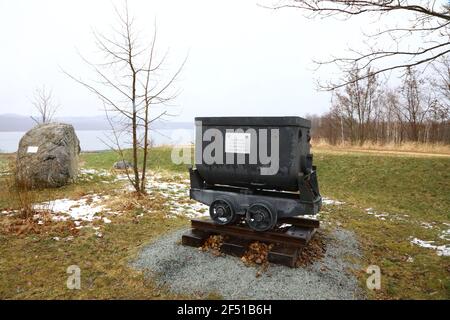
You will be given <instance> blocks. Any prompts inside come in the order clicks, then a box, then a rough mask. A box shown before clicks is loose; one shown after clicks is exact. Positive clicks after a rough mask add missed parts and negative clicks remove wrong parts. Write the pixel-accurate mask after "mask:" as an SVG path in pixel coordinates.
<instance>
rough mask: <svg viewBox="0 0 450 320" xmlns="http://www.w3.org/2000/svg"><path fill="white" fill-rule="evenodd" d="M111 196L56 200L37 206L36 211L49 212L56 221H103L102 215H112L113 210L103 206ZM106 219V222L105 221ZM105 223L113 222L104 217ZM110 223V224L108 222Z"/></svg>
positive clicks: (88, 196) (94, 195) (34, 207)
mask: <svg viewBox="0 0 450 320" xmlns="http://www.w3.org/2000/svg"><path fill="white" fill-rule="evenodd" d="M108 198H109V196H107V195H98V194H92V195H87V196H84V197H81V198H80V199H78V200H72V199H56V200H52V201H47V202H42V203H39V204H35V205H34V206H33V209H34V210H36V211H48V212H50V213H52V215H53V217H52V219H53V220H55V221H66V220H68V219H72V220H76V221H87V222H92V221H94V220H100V219H102V217H101V213H112V212H111V209H109V208H107V207H106V206H105V205H103V204H102V202H103V201H105V200H107V199H108ZM105 219H106V220H105ZM103 221H104V222H105V223H109V222H111V221H110V220H109V219H107V218H105V217H103ZM107 221H109V222H107Z"/></svg>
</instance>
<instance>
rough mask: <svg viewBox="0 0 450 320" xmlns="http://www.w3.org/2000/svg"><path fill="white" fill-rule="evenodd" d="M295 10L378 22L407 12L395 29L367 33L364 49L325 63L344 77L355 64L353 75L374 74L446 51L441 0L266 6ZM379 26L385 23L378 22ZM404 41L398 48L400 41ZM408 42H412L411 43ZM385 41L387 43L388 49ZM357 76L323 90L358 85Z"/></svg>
mask: <svg viewBox="0 0 450 320" xmlns="http://www.w3.org/2000/svg"><path fill="white" fill-rule="evenodd" d="M272 8H275V9H279V8H297V9H300V10H302V11H303V12H305V13H306V16H307V17H309V18H315V17H318V16H320V17H331V16H337V17H341V18H344V19H350V18H351V17H354V16H363V15H364V16H368V17H375V18H378V19H380V20H381V19H382V18H384V17H386V18H387V17H391V16H393V15H394V14H395V13H400V12H403V13H409V14H411V15H410V16H409V18H407V19H405V18H404V16H403V17H402V19H397V22H396V23H395V25H392V23H388V24H387V25H386V27H382V28H380V29H379V30H377V31H376V32H375V33H373V34H365V38H366V40H365V41H364V42H365V43H366V45H367V49H366V50H364V51H362V50H355V49H350V51H351V54H350V56H348V57H333V58H331V59H330V60H328V61H321V62H318V64H319V65H321V64H324V63H335V64H337V65H338V66H339V67H340V68H342V69H343V71H344V74H346V73H348V72H350V71H351V70H353V68H354V66H355V64H356V65H357V66H358V68H359V71H362V70H364V69H366V68H367V67H372V68H376V69H377V70H376V71H374V74H380V73H384V72H387V71H390V70H395V69H403V70H405V69H406V68H410V67H414V66H418V65H424V64H427V63H430V62H433V61H434V60H436V59H437V58H439V57H442V56H446V55H448V54H449V53H450V6H449V4H448V2H447V1H435V0H422V1H420V0H285V1H283V0H282V2H281V4H280V5H278V6H275V7H272ZM379 25H380V26H385V24H384V23H383V22H382V21H380V24H379ZM416 38H420V39H421V41H409V42H408V43H405V44H404V40H408V39H410V40H414V39H416ZM412 42H413V43H412ZM388 43H390V44H391V45H390V46H389V45H388ZM359 75H360V78H356V79H348V78H345V79H341V80H339V81H328V82H327V83H326V84H323V85H322V86H323V88H325V89H329V90H332V89H335V88H338V87H343V86H345V85H346V84H348V83H349V81H358V80H360V79H361V78H364V77H367V74H364V73H359Z"/></svg>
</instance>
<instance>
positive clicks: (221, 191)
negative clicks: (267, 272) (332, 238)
mask: <svg viewBox="0 0 450 320" xmlns="http://www.w3.org/2000/svg"><path fill="white" fill-rule="evenodd" d="M189 172H190V180H191V189H190V197H191V199H194V200H197V201H199V202H201V203H203V204H206V205H208V206H209V213H210V217H211V219H212V221H213V222H215V223H216V224H218V225H233V224H236V223H237V222H239V221H240V220H242V218H245V221H246V224H247V225H248V227H250V228H251V229H253V230H254V231H267V230H270V229H273V228H274V227H275V226H276V225H277V223H278V222H279V220H280V219H281V218H288V217H293V216H298V215H314V214H316V213H317V212H319V211H320V207H321V204H322V198H321V196H320V193H319V190H318V185H317V178H316V172H315V167H313V170H312V171H311V173H310V174H308V175H303V174H302V175H301V176H299V177H298V189H299V192H298V193H294V192H283V191H275V190H273V191H268V190H252V189H247V188H237V187H231V186H221V185H213V186H211V185H207V184H206V183H205V181H204V180H203V179H202V178H201V176H200V175H199V173H198V171H197V170H196V169H194V168H190V170H189Z"/></svg>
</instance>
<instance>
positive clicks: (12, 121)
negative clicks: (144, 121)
mask: <svg viewBox="0 0 450 320" xmlns="http://www.w3.org/2000/svg"><path fill="white" fill-rule="evenodd" d="M55 120H56V121H59V122H65V123H70V124H72V125H73V126H74V127H75V130H108V129H110V126H109V123H108V121H107V120H106V118H105V117H104V116H93V117H61V118H57V119H55ZM35 125H36V123H35V122H34V121H33V120H32V119H31V118H30V117H27V116H22V115H18V114H1V115H0V131H27V130H29V129H31V128H33V127H34V126H35ZM153 128H154V129H192V128H193V123H189V122H172V121H158V122H156V121H155V123H154V125H153Z"/></svg>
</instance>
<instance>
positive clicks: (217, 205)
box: [209, 199, 236, 225]
mask: <svg viewBox="0 0 450 320" xmlns="http://www.w3.org/2000/svg"><path fill="white" fill-rule="evenodd" d="M209 215H210V216H211V219H212V220H213V221H214V222H215V223H217V224H221V225H225V224H232V223H234V222H235V221H236V213H235V212H234V208H233V205H232V204H231V202H229V201H228V200H225V199H217V200H215V201H213V203H211V205H210V206H209Z"/></svg>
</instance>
